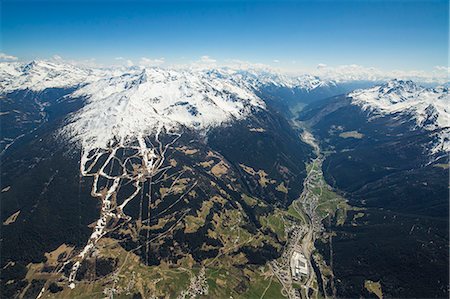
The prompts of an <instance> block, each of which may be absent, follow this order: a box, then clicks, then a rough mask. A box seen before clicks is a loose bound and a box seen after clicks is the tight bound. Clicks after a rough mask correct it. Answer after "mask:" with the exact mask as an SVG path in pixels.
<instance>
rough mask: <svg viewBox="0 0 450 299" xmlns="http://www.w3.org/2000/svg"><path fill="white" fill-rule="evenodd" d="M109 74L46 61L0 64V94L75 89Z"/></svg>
mask: <svg viewBox="0 0 450 299" xmlns="http://www.w3.org/2000/svg"><path fill="white" fill-rule="evenodd" d="M108 73H109V72H106V71H102V70H97V69H88V68H80V67H76V66H74V65H71V64H67V63H58V62H51V61H44V60H39V61H31V62H29V63H19V62H12V63H11V62H0V78H1V79H0V93H8V92H12V91H15V90H24V89H29V90H33V91H42V90H44V89H46V88H65V87H75V86H78V85H80V84H83V83H88V82H92V81H96V80H98V79H99V78H102V77H104V76H107V75H108Z"/></svg>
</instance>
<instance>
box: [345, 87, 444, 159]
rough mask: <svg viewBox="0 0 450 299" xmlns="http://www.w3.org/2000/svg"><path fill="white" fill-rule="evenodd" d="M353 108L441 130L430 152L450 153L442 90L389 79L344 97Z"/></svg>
mask: <svg viewBox="0 0 450 299" xmlns="http://www.w3.org/2000/svg"><path fill="white" fill-rule="evenodd" d="M348 96H349V97H350V98H351V99H352V103H353V104H354V105H358V106H360V107H361V108H362V109H363V110H366V111H369V112H371V113H373V114H376V115H384V114H400V115H406V116H408V117H409V118H411V117H412V118H413V119H414V120H415V122H416V126H417V127H421V128H425V129H426V130H430V131H433V130H441V132H440V133H439V136H438V137H439V142H438V143H436V145H435V147H434V148H433V151H438V150H441V149H444V150H445V151H450V132H449V131H450V95H449V90H448V88H446V87H437V88H424V87H422V86H420V85H417V84H416V83H414V82H413V81H403V80H390V81H388V82H386V83H385V84H382V85H379V86H375V87H372V88H368V89H359V90H355V91H353V92H351V93H349V94H348Z"/></svg>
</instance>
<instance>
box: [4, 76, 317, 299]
mask: <svg viewBox="0 0 450 299" xmlns="http://www.w3.org/2000/svg"><path fill="white" fill-rule="evenodd" d="M44 77H45V76H44ZM68 84H69V85H68V86H71V85H72V83H68ZM80 84H81V85H80V86H78V87H76V88H75V89H70V88H69V89H58V90H60V91H61V93H58V94H53V93H51V92H49V93H48V91H49V89H44V90H42V91H41V90H39V91H33V90H28V91H26V93H27V94H28V96H29V98H30V99H35V98H37V97H38V96H39V95H43V99H45V101H47V102H49V103H51V104H49V105H46V106H45V109H44V113H45V114H46V115H48V117H46V118H45V121H43V122H42V124H40V125H39V126H38V127H37V129H36V130H34V131H33V132H30V133H29V134H25V136H24V137H23V139H22V141H21V142H19V143H17V144H15V145H14V146H11V147H10V148H9V149H8V151H6V152H5V153H4V154H3V155H2V156H1V162H2V174H1V175H2V177H1V183H2V186H1V188H2V211H1V213H2V214H1V217H2V221H3V226H2V237H3V240H2V256H1V266H2V268H3V271H2V277H1V281H2V288H1V289H2V295H3V296H5V297H7V298H14V297H18V296H24V297H37V296H38V295H39V294H40V293H42V294H43V296H47V295H48V296H50V297H54V298H73V297H75V296H77V295H79V294H83V295H86V296H90V295H92V296H96V295H95V294H97V293H95V292H103V293H104V294H105V295H112V294H114V295H122V294H128V293H130V294H133V293H134V294H136V295H137V294H141V296H143V297H149V296H150V295H157V296H171V297H176V296H178V295H180V294H183V292H184V294H186V293H187V294H200V293H203V294H205V292H208V294H209V295H210V296H217V297H230V296H234V297H237V296H242V297H246V296H249V295H248V294H262V292H263V291H264V288H255V287H254V283H255V282H257V283H260V284H264V285H266V284H268V282H269V280H267V278H266V277H265V276H264V273H262V272H261V270H260V267H261V266H264V265H265V264H266V263H267V262H268V261H270V260H272V259H274V258H276V257H278V256H279V255H280V252H281V250H282V248H283V244H284V242H285V241H286V234H285V231H284V229H283V228H279V227H278V226H276V225H274V224H272V223H270V221H269V220H268V219H271V218H270V217H271V215H272V214H273V213H275V212H276V213H279V214H280V213H284V212H282V211H281V210H280V208H283V209H286V207H287V206H288V205H289V204H290V202H291V201H292V200H293V199H295V198H296V197H297V196H298V194H300V192H301V190H302V181H303V178H304V177H305V166H304V162H305V161H306V160H307V159H308V157H309V155H310V149H309V147H308V146H307V145H305V144H304V143H302V142H301V141H300V140H299V138H298V136H297V134H296V133H295V132H294V131H293V130H292V129H291V128H290V126H289V124H288V123H287V121H286V120H285V119H283V118H282V117H280V116H279V115H278V114H276V113H274V112H273V111H272V110H271V108H270V107H266V105H265V104H264V102H262V101H261V100H260V99H259V97H258V96H256V95H255V94H254V92H253V91H252V90H251V89H249V88H248V87H247V86H246V85H245V84H238V83H236V82H234V81H232V80H229V79H224V78H220V77H218V76H216V75H212V74H208V73H205V72H187V71H172V70H161V69H147V70H131V71H125V72H124V73H122V74H120V75H118V76H112V77H108V78H103V79H102V78H100V79H98V80H95V81H92V82H86V81H83V83H80ZM15 92H20V91H15ZM13 93H14V92H13ZM13 93H11V92H8V93H6V94H4V96H5V97H6V98H10V99H11V105H12V106H11V107H10V109H15V108H16V107H14V104H15V103H19V104H20V102H17V101H16V100H15V99H14V98H12V97H11V95H12V94H13ZM44 95H45V96H44ZM23 99H24V101H28V100H27V99H28V98H23ZM20 105H22V104H20ZM24 105H25V104H24ZM19 107H20V106H19ZM53 111H55V113H54V112H53ZM283 217H285V219H287V220H289V219H292V221H293V222H295V221H296V220H295V219H293V217H292V216H290V215H289V214H287V213H285V214H283ZM18 244H20V246H18ZM27 244H30V246H28V245H27ZM225 273H229V274H227V275H226V274H225ZM189 277H192V279H191V282H190V281H189ZM225 277H228V278H227V279H225ZM206 280H207V281H208V283H206V284H205V281H206ZM192 281H193V282H192ZM278 288H279V285H278V284H277V283H276V282H273V283H272V287H271V288H270V290H268V292H269V293H271V292H275V293H276V292H278V294H279V289H278Z"/></svg>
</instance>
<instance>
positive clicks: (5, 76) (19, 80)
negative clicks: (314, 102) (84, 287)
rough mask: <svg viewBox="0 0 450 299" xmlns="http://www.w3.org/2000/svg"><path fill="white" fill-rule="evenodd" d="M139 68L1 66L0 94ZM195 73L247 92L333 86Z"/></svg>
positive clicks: (304, 79) (299, 79) (262, 74)
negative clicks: (230, 83) (264, 88)
mask: <svg viewBox="0 0 450 299" xmlns="http://www.w3.org/2000/svg"><path fill="white" fill-rule="evenodd" d="M140 69H141V68H139V67H134V68H128V69H124V68H123V67H116V68H108V69H104V68H103V69H99V68H87V67H78V66H75V65H72V64H70V63H65V62H58V61H47V60H36V61H31V62H29V63H21V62H0V93H8V92H12V91H15V90H24V89H29V90H33V91H42V90H44V89H46V88H65V87H77V86H79V85H83V84H86V83H91V82H95V81H97V80H99V79H102V78H107V77H112V76H117V75H120V74H124V73H127V72H136V71H138V70H140ZM188 71H190V72H195V73H202V72H203V73H206V74H208V75H209V76H211V77H218V78H222V79H225V78H226V79H228V80H232V81H235V82H236V83H237V84H239V85H245V86H246V87H247V88H252V89H257V90H258V89H260V88H262V87H264V86H276V87H286V88H298V89H303V90H306V91H311V90H313V89H316V88H318V87H327V86H335V85H336V84H335V82H333V81H324V80H321V79H320V78H318V77H316V76H311V75H302V76H288V75H284V74H281V73H278V72H275V71H269V70H264V69H247V70H241V69H235V68H229V67H222V68H214V69H203V70H188Z"/></svg>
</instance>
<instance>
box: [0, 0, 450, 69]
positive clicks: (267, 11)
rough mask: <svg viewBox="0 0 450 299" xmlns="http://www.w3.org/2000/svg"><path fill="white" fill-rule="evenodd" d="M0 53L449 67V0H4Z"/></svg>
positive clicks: (292, 65) (288, 64)
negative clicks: (159, 0) (193, 0)
mask: <svg viewBox="0 0 450 299" xmlns="http://www.w3.org/2000/svg"><path fill="white" fill-rule="evenodd" d="M1 14H2V15H1V30H2V34H1V38H2V39H1V52H3V53H7V54H9V55H14V56H18V57H19V58H21V59H31V58H45V57H51V56H52V55H55V54H57V55H60V56H62V57H64V58H70V59H90V58H95V59H96V61H100V62H102V63H108V61H113V60H114V59H115V57H125V58H126V59H132V60H137V59H140V58H141V57H149V58H160V57H163V58H164V59H165V61H170V62H173V63H179V62H182V61H189V60H191V61H192V60H195V59H198V57H200V56H203V55H207V56H209V57H213V58H215V59H218V60H226V59H239V60H245V61H252V62H258V63H264V64H269V65H280V66H283V67H287V68H295V67H313V66H316V65H318V64H320V63H322V64H327V65H343V64H358V65H364V66H373V67H378V68H382V69H388V70H392V69H402V70H430V69H432V68H434V67H435V66H447V60H448V38H449V36H448V35H449V32H448V30H449V24H448V22H449V20H448V19H449V15H448V14H449V4H448V0H444V1H441V0H435V1H433V0H426V1H414V0H412V1H407V0H404V1H375V0H371V1H369V0H360V1H256V0H253V1H237V0H235V1H226V2H225V1H196V2H191V1H170V0H169V1H161V2H158V1H113V2H111V1H97V2H92V1H89V2H88V1H52V2H45V1H11V0H2V6H1Z"/></svg>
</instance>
